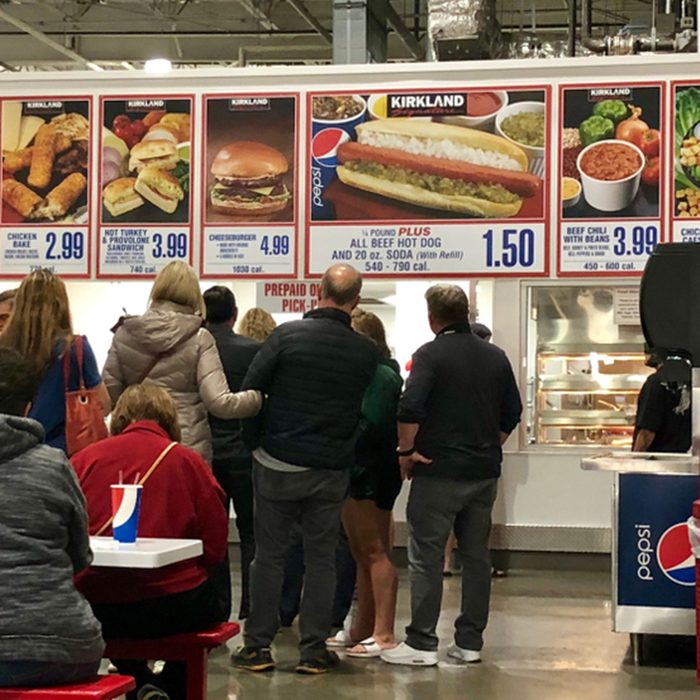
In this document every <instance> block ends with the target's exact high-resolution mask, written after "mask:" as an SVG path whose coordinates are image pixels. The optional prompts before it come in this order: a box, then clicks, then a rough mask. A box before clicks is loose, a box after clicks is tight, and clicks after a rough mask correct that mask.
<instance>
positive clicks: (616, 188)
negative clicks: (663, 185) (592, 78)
mask: <svg viewBox="0 0 700 700" xmlns="http://www.w3.org/2000/svg"><path fill="white" fill-rule="evenodd" d="M562 93H563V98H562V125H563V128H562V133H561V140H560V146H561V150H560V159H559V162H560V170H561V180H560V193H561V202H560V203H561V207H562V217H563V218H564V219H578V218H580V219H596V218H598V219H608V220H609V219H610V218H611V216H612V217H615V218H625V219H634V218H645V217H646V218H649V217H658V216H659V173H660V169H661V158H662V154H663V142H662V139H663V137H664V134H663V133H662V132H661V131H660V124H661V114H660V112H661V88H660V87H656V86H653V87H651V86H650V87H639V86H634V87H629V86H626V85H612V86H597V87H590V88H571V89H569V88H567V89H565V90H563V91H562Z"/></svg>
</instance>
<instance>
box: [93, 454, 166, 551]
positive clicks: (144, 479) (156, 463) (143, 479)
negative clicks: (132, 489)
mask: <svg viewBox="0 0 700 700" xmlns="http://www.w3.org/2000/svg"><path fill="white" fill-rule="evenodd" d="M177 444H178V443H177V442H171V443H170V444H169V445H167V446H166V447H165V449H163V451H162V452H161V453H160V454H159V455H158V456H157V457H156V459H155V461H154V462H153V464H151V467H150V469H149V470H148V471H147V472H146V473H145V474H144V475H143V476H142V477H141V479H140V481H139V484H140V485H141V486H143V485H144V484H145V483H146V482H147V481H148V479H149V477H150V476H151V475H152V474H153V472H154V471H155V470H156V469H158V467H159V466H160V464H161V462H162V461H163V460H164V459H165V458H166V457H167V456H168V455H169V454H170V452H171V450H172V449H173V448H174V447H176V446H177ZM112 520H114V517H113V516H110V517H109V520H107V522H106V523H105V524H104V525H103V526H102V527H101V528H100V529H99V530H98V531H97V532H96V533H95V534H94V535H93V536H94V537H99V536H100V535H102V534H103V533H104V532H105V531H106V530H107V528H108V527H109V526H110V525H111V524H112Z"/></svg>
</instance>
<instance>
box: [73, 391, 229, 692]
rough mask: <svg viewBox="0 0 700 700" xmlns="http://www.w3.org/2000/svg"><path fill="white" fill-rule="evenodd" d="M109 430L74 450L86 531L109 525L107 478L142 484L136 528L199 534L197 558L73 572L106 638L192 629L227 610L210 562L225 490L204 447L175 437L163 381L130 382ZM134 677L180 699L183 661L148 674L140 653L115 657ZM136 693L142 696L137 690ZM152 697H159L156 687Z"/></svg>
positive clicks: (222, 529) (222, 538) (217, 546)
mask: <svg viewBox="0 0 700 700" xmlns="http://www.w3.org/2000/svg"><path fill="white" fill-rule="evenodd" d="M110 429H111V432H112V435H113V437H110V438H108V439H106V440H103V441H102V442H98V443H96V444H94V445H90V446H89V447H87V448H85V449H84V450H82V451H80V452H79V453H78V454H77V455H75V456H74V457H73V459H72V464H73V468H74V469H75V472H76V474H77V475H78V480H79V482H80V486H81V488H82V490H83V493H84V494H85V499H86V501H87V512H88V518H89V530H90V534H92V535H95V534H103V535H109V534H111V513H112V510H111V502H110V488H109V487H110V485H111V484H116V483H118V481H119V479H120V478H121V479H123V480H124V482H125V483H128V484H132V483H140V484H142V488H143V490H142V492H141V494H142V495H141V513H140V517H139V527H138V536H139V537H166V538H175V539H198V540H202V545H203V554H202V556H201V557H196V558H194V559H188V560H186V561H183V562H180V563H177V564H172V565H170V566H164V567H161V568H159V569H113V568H102V567H93V568H90V569H88V570H87V572H86V573H85V574H84V575H83V576H81V577H80V578H79V579H78V582H77V585H78V589H79V590H80V591H81V592H82V593H83V594H84V595H85V597H86V598H87V599H88V601H90V604H91V605H92V609H93V611H94V613H95V616H96V617H97V619H98V620H99V621H100V622H101V623H102V634H103V636H104V638H105V639H114V638H120V637H127V638H132V639H149V638H154V637H162V636H165V635H169V634H179V633H185V632H194V631H197V630H202V629H206V628H207V627H210V626H211V625H213V624H215V623H218V622H222V621H224V620H227V619H228V614H229V611H230V609H224V608H222V606H221V599H220V596H219V592H218V591H217V587H216V581H215V579H214V578H213V577H212V573H211V572H212V568H213V567H216V566H219V565H220V564H221V562H223V561H224V560H225V556H226V546H227V544H226V541H227V536H228V523H227V516H226V510H225V508H224V502H225V495H224V492H223V491H222V490H221V488H220V487H219V485H218V484H217V483H216V480H215V479H214V476H213V474H212V473H211V470H210V469H209V468H208V466H207V465H206V463H205V462H204V460H203V459H202V457H201V455H199V454H198V453H197V452H195V451H194V450H191V449H189V448H187V447H185V446H184V445H181V444H179V439H180V426H179V424H178V419H177V408H176V406H175V403H174V402H173V400H172V398H171V397H170V396H169V395H168V392H167V391H165V390H164V389H161V388H160V387H157V386H153V385H149V384H140V385H136V386H130V387H129V388H128V389H127V390H126V391H125V392H124V393H123V394H122V395H121V397H120V398H119V401H117V405H116V406H115V408H114V411H113V412H112V420H111V425H110ZM116 664H117V666H118V668H119V670H120V671H122V672H124V673H127V674H128V675H133V676H135V677H136V679H137V681H138V684H139V686H141V687H143V685H145V684H148V683H151V684H154V685H156V686H157V687H162V688H163V689H164V690H165V691H167V693H168V694H169V695H170V697H171V700H177V699H178V698H183V699H184V694H185V691H184V689H185V687H186V684H185V682H184V681H185V679H184V678H183V675H184V667H183V665H180V664H173V663H171V662H168V663H166V665H165V669H164V671H163V672H162V673H161V674H159V676H156V677H154V676H153V674H151V673H150V671H149V670H148V666H147V664H146V662H145V661H117V662H116ZM141 696H147V694H146V692H145V690H142V695H141ZM151 697H154V698H155V697H163V696H162V695H157V694H155V693H154V694H153V695H152V696H151Z"/></svg>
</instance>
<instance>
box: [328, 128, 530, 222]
mask: <svg viewBox="0 0 700 700" xmlns="http://www.w3.org/2000/svg"><path fill="white" fill-rule="evenodd" d="M357 139H358V140H357V142H349V143H344V144H342V145H341V146H340V148H339V149H338V157H339V160H340V162H341V164H342V165H340V166H339V167H338V168H337V170H336V172H337V174H338V177H339V179H340V180H341V181H342V182H344V183H345V184H347V185H350V186H351V187H356V188H358V189H362V190H366V191H368V192H373V193H375V194H379V195H382V196H384V197H389V198H391V199H398V200H400V201H404V202H408V203H409V204H414V205H418V206H422V207H428V208H430V209H442V210H445V211H453V212H458V213H464V214H469V215H471V216H479V217H488V218H507V217H511V216H515V215H516V214H517V213H518V212H519V211H520V209H521V207H522V203H523V199H524V198H528V197H533V196H535V195H536V194H538V192H539V191H540V189H541V187H542V181H541V180H540V179H539V178H538V177H536V176H535V175H532V174H531V173H528V172H527V167H528V159H527V155H526V154H525V152H524V151H523V150H522V149H521V148H519V147H518V146H516V145H514V144H511V143H509V142H508V141H506V140H505V139H503V138H501V137H499V136H494V135H493V134H486V133H483V132H480V131H476V130H475V129H464V128H462V127H457V126H451V125H447V124H438V123H433V122H424V121H420V120H416V119H388V120H386V119H384V120H377V121H375V122H367V123H365V124H362V125H360V126H358V127H357Z"/></svg>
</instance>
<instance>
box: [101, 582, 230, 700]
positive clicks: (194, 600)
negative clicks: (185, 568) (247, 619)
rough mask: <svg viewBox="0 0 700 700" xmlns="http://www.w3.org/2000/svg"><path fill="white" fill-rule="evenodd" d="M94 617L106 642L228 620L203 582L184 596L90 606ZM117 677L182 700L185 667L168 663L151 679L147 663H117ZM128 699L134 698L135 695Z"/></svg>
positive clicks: (162, 634)
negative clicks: (148, 684)
mask: <svg viewBox="0 0 700 700" xmlns="http://www.w3.org/2000/svg"><path fill="white" fill-rule="evenodd" d="M92 610H93V612H94V613H95V617H96V618H97V619H98V620H99V621H100V622H101V623H102V636H103V637H104V638H105V639H107V640H109V639H120V638H127V639H153V638H156V637H166V636H168V635H170V634H184V633H186V632H197V631H199V630H203V629H206V628H207V627H211V626H212V625H214V624H217V623H219V622H224V621H226V620H227V619H228V613H227V612H226V611H225V610H223V609H222V605H221V601H220V598H219V596H218V595H217V592H216V589H215V587H214V586H213V585H212V583H210V581H206V582H205V583H203V584H202V585H201V586H198V587H197V588H194V589H192V590H190V591H184V592H183V593H176V594H174V595H169V596H164V597H162V598H151V599H150V600H139V601H137V602H134V603H117V604H113V605H98V604H93V605H92ZM114 665H115V666H116V667H117V668H118V669H119V671H120V673H125V674H127V675H129V676H134V678H136V685H137V688H138V687H141V686H142V685H144V684H146V683H152V684H153V685H156V686H157V687H159V688H162V689H163V690H164V691H165V692H167V693H168V694H169V695H170V697H171V700H185V690H186V678H185V665H184V664H183V663H179V662H170V663H167V664H166V665H165V668H164V669H163V671H162V672H161V673H160V674H159V675H158V676H154V675H153V674H152V673H151V672H150V670H149V669H148V665H147V663H146V661H143V660H130V659H116V660H115V661H114ZM130 697H134V698H135V697H136V695H135V694H132V695H130Z"/></svg>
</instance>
